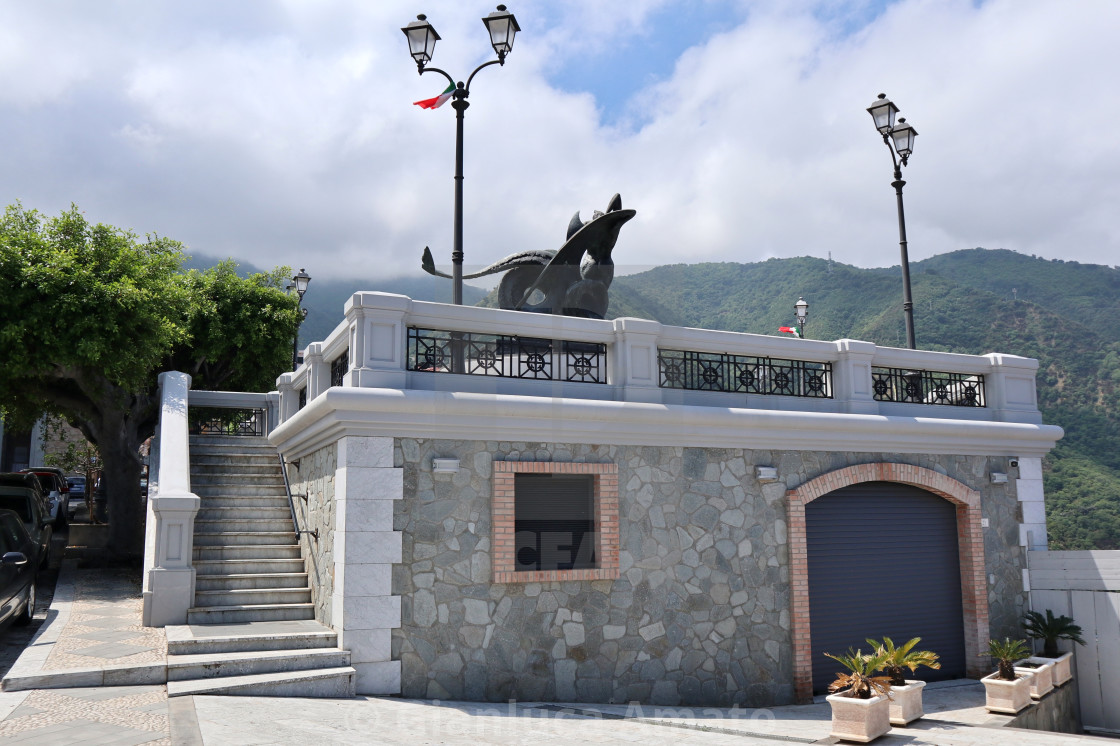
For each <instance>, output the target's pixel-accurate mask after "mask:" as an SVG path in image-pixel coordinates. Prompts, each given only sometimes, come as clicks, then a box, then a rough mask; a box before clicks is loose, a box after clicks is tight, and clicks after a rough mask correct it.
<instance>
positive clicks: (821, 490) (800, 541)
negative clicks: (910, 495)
mask: <svg viewBox="0 0 1120 746" xmlns="http://www.w3.org/2000/svg"><path fill="white" fill-rule="evenodd" d="M862 482H897V483H899V484H907V485H910V486H912V487H918V488H919V489H923V490H925V491H927V492H931V493H933V494H935V495H938V496H939V497H943V498H945V499H946V500H948V501H949V502H951V503H953V504H954V505H955V506H956V510H957V546H958V549H959V552H960V567H961V601H962V603H963V606H964V619H963V624H964V647H965V660H966V666H967V673H968V675H969V676H976V677H979V676H982V675H984V673H986V670H985V669H984V668H983V666H981V664H980V651H981V643H982V642H986V641H987V639H988V634H989V631H988V584H987V579H986V577H985V573H986V570H985V564H984V534H983V529H982V528H981V523H980V517H981V516H980V493H979V492H977V491H976V490H974V489H972V488H971V487H969V486H968V485H966V484H964V483H963V482H959V481H957V480H956V479H953V478H952V477H948V476H945V475H944V474H940V473H938V472H936V471H933V470H932V469H926V468H924V467H921V466H912V465H910V464H893V463H887V462H879V463H871V464H857V465H855V466H847V467H844V468H843V469H837V470H836V471H831V472H828V473H827V474H822V475H821V476H819V477H816V478H814V479H810V480H809V481H808V482H805V483H804V484H802V485H800V486H799V487H797V488H795V489H791V490H789V491H788V492H787V493H786V497H787V498H788V500H789V508H788V509H789V516H788V517H789V557H790V590H791V598H790V607H791V617H792V618H791V620H790V624H791V628H792V633H793V678H794V686H795V688H796V693H797V698H798V700H799V701H802V702H808V701H811V700H812V696H813V661H812V660H811V658H810V651H811V650H812V644H811V642H812V641H811V639H810V632H809V630H810V627H809V547H808V540H807V537H806V533H805V506H806V505H807V504H808V503H810V502H812V501H813V500H816V499H817V498H818V497H822V496H824V495H827V494H829V493H831V492H835V491H836V490H838V489H841V488H843V487H848V486H850V485H853V484H860V483H862Z"/></svg>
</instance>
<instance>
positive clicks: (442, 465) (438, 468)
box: [432, 458, 459, 474]
mask: <svg viewBox="0 0 1120 746" xmlns="http://www.w3.org/2000/svg"><path fill="white" fill-rule="evenodd" d="M432 471H433V472H435V473H436V474H457V473H458V472H459V459H457V458H434V459H432Z"/></svg>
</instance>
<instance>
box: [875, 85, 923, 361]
mask: <svg viewBox="0 0 1120 746" xmlns="http://www.w3.org/2000/svg"><path fill="white" fill-rule="evenodd" d="M867 111H868V113H869V114H871V118H872V119H874V120H875V129H877V130H879V134H880V135H882V136H883V143H884V144H885V145H886V146H887V150H889V151H890V154H891V161H892V162H893V163H894V181H892V182H891V186H893V187H894V192H895V195H896V197H897V200H898V245H899V247H900V249H901V250H902V311H903V313H904V314H905V316H906V343H907V344H908V345H909V346H910V349H911V350H916V349H917V348H918V346H917V344H916V343H915V342H914V300H913V298H911V296H910V259H909V258H908V257H907V254H906V214H905V213H904V212H903V209H902V187H904V186H906V182H905V181H903V180H902V167H903V166H905V165H906V162H907V161H908V160H909V159H910V154H911V153H913V152H914V138H915V137H917V136H918V131H917V130H916V129H914V128H913V127H911V126H910V125H909V124H907V122H906V119H905V118H903V117H899V119H898V124H895V120H894V117H895V115H896V114H898V107H897V106H895V105H894V104H893V103H891V100H890V99H889V98H887V94H885V93H880V94H879V98H878V100H877V101H875V103H873V104H871V106H869V107H867ZM892 145H893V147H892ZM895 153H897V154H898V157H897V158H896V157H895Z"/></svg>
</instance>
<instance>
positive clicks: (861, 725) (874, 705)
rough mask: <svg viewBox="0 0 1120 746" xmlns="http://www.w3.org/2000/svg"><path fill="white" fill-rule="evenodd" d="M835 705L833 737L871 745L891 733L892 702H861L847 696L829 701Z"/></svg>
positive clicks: (834, 695) (874, 700)
mask: <svg viewBox="0 0 1120 746" xmlns="http://www.w3.org/2000/svg"><path fill="white" fill-rule="evenodd" d="M825 699H826V700H828V703H829V704H830V705H832V736H833V737H835V738H840V739H843V740H845V741H858V742H859V743H868V742H869V741H874V740H875V739H876V738H878V737H879V736H881V735H883V734H884V733H886V732H888V731H889V730H890V729H891V713H890V701H889V700H888V699H887V698H886V697H882V696H879V697H872V698H871V699H859V698H857V697H849V696H847V695H845V694H830V695H829V696H827V697H825Z"/></svg>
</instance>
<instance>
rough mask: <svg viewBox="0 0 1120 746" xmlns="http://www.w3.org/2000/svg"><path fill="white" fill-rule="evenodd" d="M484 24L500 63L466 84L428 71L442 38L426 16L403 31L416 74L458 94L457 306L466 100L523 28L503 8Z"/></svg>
mask: <svg viewBox="0 0 1120 746" xmlns="http://www.w3.org/2000/svg"><path fill="white" fill-rule="evenodd" d="M482 22H483V23H484V24H486V30H487V31H488V32H489V33H490V45H491V46H493V47H494V51H495V52H496V53H497V55H498V59H496V60H490V61H489V62H484V63H483V64H481V65H479V66H478V67H476V68H475V69H474V72H472V73H471V74H470V76H469V77H468V78H467V82H466V84H464V83H463V82H462V81H459V82H458V83H456V82H455V80H454V79H453V78H452V77H451V76H450V75H448V74H447V73H445V72H444V71H443V70H440V69H439V68H436V67H426V65H427V64H428V63H429V62H431V61H432V54H433V53H434V52H435V48H436V42H437V41H439V38H440V37H439V34H437V33H436V30H435V29H434V28H432V25H431V24H430V23H428V19H427V17H426V16H424V15H423V14H421V15H418V16H416V20H415V21H413V22H412V23H410V24H408V25H407V26H405V27H404V28H402V29H401V31H403V32H404V35H405V36H406V37H408V49H409V54H411V55H412V59H414V60H416V69H417V71H419V73H420V74H421V75H423V74H424V73H426V72H437V73H439V74H440V75H442V76H443V77H445V78H447V82H448V83H450V84H451V85H452V86H455V90H454V92H453V93H452V94H451V98H452V101H451V106H452V107H453V108H454V109H455V216H454V231H453V245H452V250H451V264H452V270H451V274H452V301H453V302H454V303H455V305H457V306H461V305H462V304H463V112H465V111H466V110H467V107H468V106H470V103H469V102H468V101H467V96H469V95H470V92H471V81H472V80H474V76H475V75H477V74H478V71H479V70H481V69H482V68H484V67H489V66H490V65H505V63H506V55H508V54H509V53H510V50H511V49H513V38H514V36H516V35H517V32H518V31H520V30H521V27H520V26H518V25H517V19H516V18H514V17H513V13H510V12H509V11H507V10H506V6H504V5H499V6H498V9H497V10H496V11H494V12H493V13H491V14H490V15H488V16H486V17H485V18H483V19H482Z"/></svg>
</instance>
